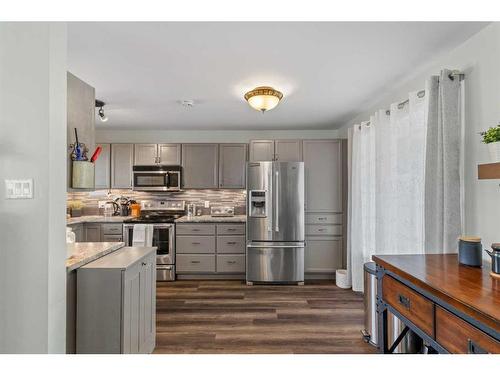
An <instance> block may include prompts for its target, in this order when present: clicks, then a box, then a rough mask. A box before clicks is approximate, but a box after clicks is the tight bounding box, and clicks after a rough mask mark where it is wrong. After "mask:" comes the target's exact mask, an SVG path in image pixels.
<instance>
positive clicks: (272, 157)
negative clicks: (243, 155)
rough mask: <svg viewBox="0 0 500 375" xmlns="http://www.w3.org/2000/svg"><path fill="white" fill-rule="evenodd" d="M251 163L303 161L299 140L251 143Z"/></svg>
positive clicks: (255, 141)
mask: <svg viewBox="0 0 500 375" xmlns="http://www.w3.org/2000/svg"><path fill="white" fill-rule="evenodd" d="M250 161H302V141H301V140H299V139H283V140H276V141H274V140H254V141H250Z"/></svg>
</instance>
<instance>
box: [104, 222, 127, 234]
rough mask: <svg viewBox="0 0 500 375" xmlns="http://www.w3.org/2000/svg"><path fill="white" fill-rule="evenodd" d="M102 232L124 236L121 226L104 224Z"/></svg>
mask: <svg viewBox="0 0 500 375" xmlns="http://www.w3.org/2000/svg"><path fill="white" fill-rule="evenodd" d="M101 231H102V233H103V234H122V231H123V229H122V225H121V224H102V225H101Z"/></svg>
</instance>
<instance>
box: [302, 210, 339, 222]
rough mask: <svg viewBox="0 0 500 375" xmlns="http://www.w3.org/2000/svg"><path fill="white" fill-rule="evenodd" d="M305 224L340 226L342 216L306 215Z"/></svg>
mask: <svg viewBox="0 0 500 375" xmlns="http://www.w3.org/2000/svg"><path fill="white" fill-rule="evenodd" d="M306 224H342V214H321V213H319V214H314V213H307V214H306Z"/></svg>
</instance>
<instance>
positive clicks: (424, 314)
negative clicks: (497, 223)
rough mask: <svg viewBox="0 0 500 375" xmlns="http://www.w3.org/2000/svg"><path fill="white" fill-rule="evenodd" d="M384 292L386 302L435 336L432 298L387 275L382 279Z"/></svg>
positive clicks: (431, 335)
mask: <svg viewBox="0 0 500 375" xmlns="http://www.w3.org/2000/svg"><path fill="white" fill-rule="evenodd" d="M382 294H383V298H384V300H385V302H387V303H388V304H389V305H391V306H392V307H393V308H394V309H396V310H397V311H398V312H399V313H400V314H401V315H403V316H405V317H406V318H407V319H409V320H410V321H411V322H413V324H415V325H416V326H417V327H419V328H420V329H421V330H422V331H424V332H425V333H427V334H428V335H429V336H430V337H433V336H434V323H433V322H434V304H433V303H432V302H431V301H430V300H428V299H427V298H425V297H424V296H422V295H421V294H419V293H417V292H415V291H413V290H412V289H410V288H408V287H407V286H406V285H404V284H402V283H400V282H399V281H397V280H396V279H394V278H392V277H390V276H387V275H385V276H384V277H383V279H382Z"/></svg>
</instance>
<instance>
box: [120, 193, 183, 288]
mask: <svg viewBox="0 0 500 375" xmlns="http://www.w3.org/2000/svg"><path fill="white" fill-rule="evenodd" d="M184 208H185V203H184V201H174V200H165V201H142V202H141V216H140V217H137V218H133V219H128V220H125V221H124V222H123V241H124V242H125V244H126V245H127V246H132V238H133V234H134V224H152V225H153V246H156V247H157V248H158V250H157V252H156V273H157V276H156V279H157V280H158V281H173V280H175V224H174V222H175V219H178V218H179V217H181V216H184V215H185V211H184Z"/></svg>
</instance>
